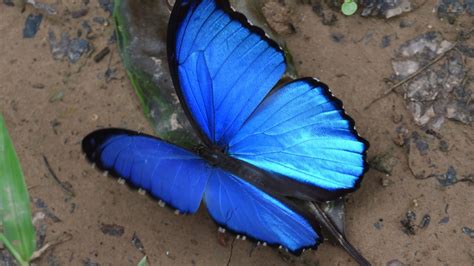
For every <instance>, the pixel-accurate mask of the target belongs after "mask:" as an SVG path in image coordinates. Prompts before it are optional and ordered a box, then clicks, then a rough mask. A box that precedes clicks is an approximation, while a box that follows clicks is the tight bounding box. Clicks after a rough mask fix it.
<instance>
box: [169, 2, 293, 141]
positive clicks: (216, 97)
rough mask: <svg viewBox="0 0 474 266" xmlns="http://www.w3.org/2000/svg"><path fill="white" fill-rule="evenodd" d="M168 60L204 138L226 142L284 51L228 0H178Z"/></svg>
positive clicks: (280, 64)
mask: <svg viewBox="0 0 474 266" xmlns="http://www.w3.org/2000/svg"><path fill="white" fill-rule="evenodd" d="M168 60H169V63H170V69H171V73H172V76H173V82H174V84H175V87H176V90H177V93H178V96H179V98H180V100H181V102H182V103H183V104H182V105H183V107H184V109H185V112H186V114H187V116H188V118H190V120H191V121H192V123H193V124H194V126H195V129H196V130H198V131H199V132H200V135H201V138H202V139H203V141H204V142H205V143H206V144H208V145H211V144H218V145H219V146H221V147H225V146H226V144H227V143H228V141H229V140H230V138H231V137H232V136H233V135H234V134H235V132H237V131H238V130H239V129H240V127H241V126H242V124H243V123H244V122H245V120H246V119H247V118H248V117H249V115H250V114H251V113H252V112H253V111H254V110H255V108H256V107H257V106H258V104H259V103H260V102H261V101H262V100H263V99H264V97H265V96H266V95H267V93H268V92H269V91H270V90H271V89H272V88H273V86H275V84H276V83H277V82H278V80H279V79H280V78H281V76H282V74H283V73H284V71H285V68H286V64H285V59H284V56H283V52H282V51H281V49H279V47H278V45H277V44H276V43H275V42H274V41H272V40H270V39H269V38H268V37H266V36H265V34H264V32H263V31H262V30H261V29H259V28H257V27H254V26H251V25H250V24H249V23H248V22H247V21H246V19H245V17H244V16H242V15H240V14H238V13H236V12H234V11H232V10H231V8H230V5H229V3H228V1H226V0H201V1H199V0H197V1H184V0H178V1H176V4H175V7H174V9H173V12H172V15H171V19H170V24H169V29H168Z"/></svg>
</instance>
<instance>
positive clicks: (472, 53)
mask: <svg viewBox="0 0 474 266" xmlns="http://www.w3.org/2000/svg"><path fill="white" fill-rule="evenodd" d="M473 1H474V0H473ZM457 48H458V50H459V51H461V53H463V54H464V55H465V56H467V57H470V58H474V47H469V46H467V45H466V44H464V43H461V44H459V45H458V46H457Z"/></svg>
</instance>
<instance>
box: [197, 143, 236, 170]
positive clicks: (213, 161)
mask: <svg viewBox="0 0 474 266" xmlns="http://www.w3.org/2000/svg"><path fill="white" fill-rule="evenodd" d="M194 150H195V151H196V153H197V154H198V155H199V156H201V157H202V158H204V159H205V160H206V161H207V162H208V163H209V164H210V165H212V166H216V167H217V166H223V165H224V164H225V163H224V162H226V161H227V158H228V157H229V156H228V155H227V154H226V153H225V151H224V150H223V149H222V148H221V147H218V146H215V147H208V146H205V145H198V146H196V147H195V148H194Z"/></svg>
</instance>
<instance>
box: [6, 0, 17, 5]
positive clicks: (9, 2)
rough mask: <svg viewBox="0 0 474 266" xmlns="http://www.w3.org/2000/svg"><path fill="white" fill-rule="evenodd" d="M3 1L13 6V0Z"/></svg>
mask: <svg viewBox="0 0 474 266" xmlns="http://www.w3.org/2000/svg"><path fill="white" fill-rule="evenodd" d="M3 3H4V4H5V5H7V6H15V5H14V4H13V0H3Z"/></svg>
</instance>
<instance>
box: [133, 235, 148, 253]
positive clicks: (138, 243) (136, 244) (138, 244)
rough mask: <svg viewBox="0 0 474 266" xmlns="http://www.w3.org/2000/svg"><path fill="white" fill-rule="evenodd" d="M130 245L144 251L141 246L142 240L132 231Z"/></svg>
mask: <svg viewBox="0 0 474 266" xmlns="http://www.w3.org/2000/svg"><path fill="white" fill-rule="evenodd" d="M131 242H132V245H133V246H134V247H135V248H136V249H137V250H139V251H140V252H145V247H144V246H143V243H142V241H141V240H140V238H138V236H137V233H133V236H132V241H131Z"/></svg>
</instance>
